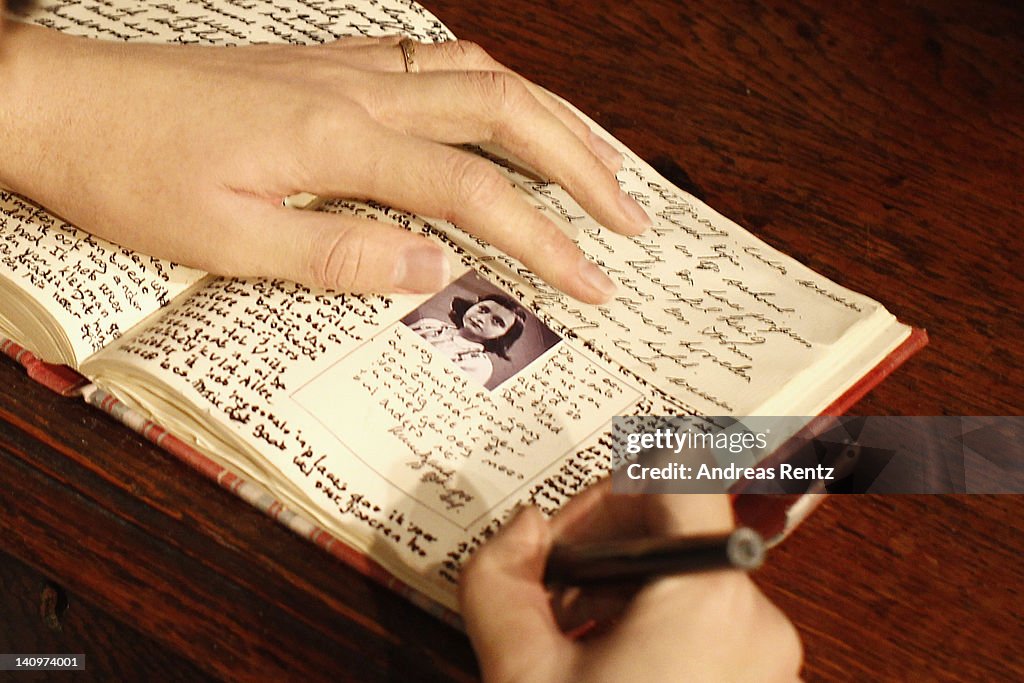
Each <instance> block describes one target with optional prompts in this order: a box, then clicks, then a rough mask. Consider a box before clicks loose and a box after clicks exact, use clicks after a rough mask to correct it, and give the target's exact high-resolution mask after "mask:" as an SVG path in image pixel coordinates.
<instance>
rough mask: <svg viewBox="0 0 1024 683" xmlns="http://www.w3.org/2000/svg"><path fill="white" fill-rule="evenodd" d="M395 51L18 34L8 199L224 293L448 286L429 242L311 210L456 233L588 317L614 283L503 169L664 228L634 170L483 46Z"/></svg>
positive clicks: (8, 117)
mask: <svg viewBox="0 0 1024 683" xmlns="http://www.w3.org/2000/svg"><path fill="white" fill-rule="evenodd" d="M398 41H399V38H398V37H391V38H383V39H367V38H355V39H346V40H341V41H338V42H335V43H332V44H329V45H324V46H311V47H293V46H279V45H273V46H271V45H262V46H251V47H241V48H214V47H181V46H169V45H145V44H122V43H112V42H103V41H97V40H88V39H82V38H73V37H69V36H65V35H61V34H58V33H55V32H53V31H49V30H45V29H41V28H38V27H31V26H26V25H21V24H16V23H8V24H7V25H6V26H5V27H4V31H3V35H2V38H0V86H2V87H3V91H4V93H5V99H4V100H3V101H2V102H0V121H2V125H0V149H3V150H4V158H3V160H2V161H0V184H3V185H5V186H7V187H9V188H11V189H13V190H15V191H17V192H19V193H21V194H24V195H26V196H28V197H31V198H33V199H35V200H36V201H38V202H39V203H41V204H42V205H44V206H46V207H47V208H49V209H50V210H52V211H54V212H55V213H57V214H59V215H61V216H62V217H63V218H65V219H67V220H68V221H69V222H71V223H73V224H75V225H77V226H79V227H81V228H83V229H85V230H88V231H90V232H93V233H95V234H97V235H99V236H101V237H104V238H107V239H110V240H112V241H115V242H117V243H120V244H122V245H125V246H127V247H130V248H132V249H135V250H138V251H142V252H145V253H148V254H152V255H156V256H161V257H164V258H168V259H172V260H174V261H178V262H180V263H184V264H187V265H191V266H195V267H198V268H202V269H204V270H208V271H211V272H215V273H219V274H227V275H242V276H248V275H260V276H271V277H284V278H288V279H292V280H296V281H299V282H302V283H305V284H310V285H315V286H322V287H327V288H331V289H335V290H342V291H357V292H389V291H406V292H426V291H433V290H436V289H439V288H441V287H442V286H443V285H445V284H446V283H447V280H448V277H449V273H448V269H447V265H446V262H445V260H444V257H443V255H442V252H441V250H440V248H439V247H437V246H436V245H434V244H433V243H431V242H430V241H429V240H427V239H426V238H424V237H421V236H416V235H413V234H411V233H409V232H407V231H403V230H400V229H397V228H393V227H387V226H383V225H380V224H379V223H377V222H373V221H368V220H363V219H360V218H356V217H352V216H340V215H333V214H327V213H316V212H301V211H295V210H291V209H286V208H284V207H282V205H281V202H282V200H283V198H284V197H287V196H290V195H292V194H296V193H298V192H312V193H314V194H318V195H322V196H328V197H347V198H359V199H362V198H369V199H374V200H377V201H380V202H383V203H386V204H390V205H392V206H395V207H398V208H400V209H405V210H408V211H412V212H416V213H420V214H423V215H427V216H434V217H440V218H444V219H447V220H450V221H452V222H454V223H456V224H458V225H460V226H461V227H463V228H465V229H467V230H468V231H470V232H472V233H474V234H475V235H477V236H479V237H481V238H484V239H486V240H488V241H490V242H491V243H493V244H494V245H495V246H497V247H499V248H500V249H502V250H504V251H505V252H506V253H508V254H509V255H511V256H514V257H515V258H517V259H519V260H520V261H522V262H523V263H524V264H525V265H526V266H528V267H530V268H531V269H533V270H534V271H535V272H536V273H537V274H538V275H540V276H541V277H542V278H544V279H545V280H546V281H547V282H549V283H551V284H552V285H554V286H555V287H557V288H559V289H561V290H562V291H564V292H566V293H568V294H570V295H572V296H574V297H576V298H578V299H581V300H583V301H588V302H603V301H606V300H608V299H609V298H610V297H611V295H612V293H613V291H614V287H613V285H612V283H611V281H610V280H609V279H608V278H607V277H606V276H605V275H604V274H603V273H602V272H601V271H600V270H599V269H598V268H597V267H596V266H595V265H593V264H592V263H591V262H590V261H588V260H587V259H586V258H585V257H584V255H583V254H582V253H581V252H580V251H579V249H578V248H577V247H576V246H575V244H574V243H573V242H572V241H571V240H570V239H568V238H567V237H566V236H565V235H564V234H563V233H562V232H561V231H560V230H558V229H557V228H556V227H555V225H554V224H553V223H551V221H549V220H548V219H547V218H545V217H544V216H542V215H541V214H540V213H539V212H537V211H536V210H535V209H533V208H531V207H530V206H529V205H528V204H527V203H526V202H525V201H523V200H522V199H521V198H520V197H519V196H517V193H516V192H515V191H514V190H513V188H512V187H511V186H510V185H509V183H508V182H507V181H506V180H505V179H504V178H503V176H501V175H500V174H499V173H498V172H497V171H496V170H495V169H494V167H493V166H492V165H491V164H490V163H489V162H487V161H484V160H482V159H480V158H478V157H476V156H474V155H472V154H469V153H467V152H465V151H462V150H460V149H456V148H454V147H451V146H449V145H450V144H457V143H470V142H474V143H475V142H490V143H496V144H498V145H500V146H501V147H503V148H504V149H506V150H507V151H509V152H511V153H512V154H514V155H515V156H516V157H518V158H520V159H521V160H523V161H524V162H526V163H527V164H529V165H530V166H532V167H533V168H535V169H536V170H537V171H538V172H540V173H541V174H543V175H545V176H547V177H550V178H551V179H553V180H555V181H557V182H559V183H560V184H561V185H562V186H564V187H565V188H566V189H567V190H568V191H569V192H570V193H571V194H572V195H573V196H574V197H575V198H576V199H577V200H578V201H579V203H580V205H581V206H583V207H584V208H585V209H586V210H587V211H588V212H590V213H591V215H593V216H594V218H595V219H597V220H598V221H600V222H601V223H602V224H604V225H606V226H608V227H609V228H611V229H612V230H615V231H617V232H620V233H623V234H630V235H631V234H637V233H639V232H641V231H642V230H643V229H644V228H645V227H646V226H647V225H648V224H649V219H648V218H647V217H646V215H645V214H644V212H643V211H642V209H641V208H640V207H639V206H638V205H637V204H636V203H635V202H633V200H632V199H630V198H629V197H628V196H627V195H625V194H623V193H622V192H621V191H620V189H619V186H618V183H617V182H616V180H615V177H614V175H613V173H614V171H615V170H616V169H617V168H618V165H619V163H620V162H621V157H620V156H619V154H618V153H617V152H615V151H614V150H613V149H612V148H611V147H610V146H608V145H607V143H604V142H603V141H601V140H599V139H598V138H596V137H595V136H593V135H592V134H591V133H590V131H589V129H588V128H587V127H586V126H585V125H584V124H583V123H582V122H581V121H580V120H579V119H578V118H576V117H575V116H574V115H572V114H571V113H570V112H569V111H568V110H567V109H565V108H564V107H563V106H561V105H560V104H558V103H556V102H555V101H554V100H553V99H552V98H550V97H549V96H547V95H546V94H545V93H543V92H542V91H541V90H540V89H538V88H536V87H535V86H532V85H531V84H529V83H528V82H527V81H525V80H524V79H523V78H521V77H519V76H517V75H515V74H513V73H511V72H509V71H508V70H507V69H505V68H504V67H502V66H501V65H500V64H498V63H497V62H495V61H493V60H492V59H491V58H490V57H488V56H487V55H486V54H485V53H484V52H483V51H482V50H480V49H479V48H477V47H476V46H474V45H472V44H468V43H462V42H453V43H444V44H437V45H417V47H416V63H417V65H418V67H419V69H420V71H419V73H406V72H405V61H404V59H403V55H402V50H401V49H400V47H399V45H398Z"/></svg>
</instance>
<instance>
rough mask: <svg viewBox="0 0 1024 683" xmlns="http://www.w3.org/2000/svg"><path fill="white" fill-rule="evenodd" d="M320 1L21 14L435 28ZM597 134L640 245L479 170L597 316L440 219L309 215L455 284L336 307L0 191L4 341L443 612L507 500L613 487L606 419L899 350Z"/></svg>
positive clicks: (851, 377) (363, 7) (73, 22)
mask: <svg viewBox="0 0 1024 683" xmlns="http://www.w3.org/2000/svg"><path fill="white" fill-rule="evenodd" d="M326 5H327V4H326V3H321V2H308V3H307V2H302V1H300V0H247V2H245V3H237V2H229V1H227V0H225V1H224V2H223V3H217V2H212V3H211V2H208V1H205V0H203V1H196V0H183V1H182V2H179V3H174V4H173V5H172V4H170V3H165V2H150V3H145V2H139V1H138V0H130V1H127V0H125V1H119V0H113V1H112V2H107V3H103V4H102V6H100V5H98V4H89V3H79V2H70V1H69V2H64V3H60V2H57V3H51V4H49V5H48V6H47V8H46V9H41V10H38V11H37V12H36V14H34V15H33V16H32V20H33V21H36V22H38V23H40V24H45V25H48V26H51V27H54V28H58V29H60V30H66V31H69V32H73V33H78V34H88V35H95V36H97V37H101V38H104V37H106V38H120V39H129V40H149V41H173V42H185V43H188V42H200V43H215V44H237V43H242V42H259V41H274V42H279V41H281V40H287V41H294V42H314V41H321V40H329V39H333V38H335V37H337V36H340V35H344V34H350V33H362V34H367V35H380V34H388V33H395V32H398V31H400V32H403V33H405V34H407V35H410V36H413V37H415V38H418V39H421V40H440V39H448V38H450V37H451V36H450V34H449V33H448V32H447V30H446V29H445V28H444V27H443V25H442V24H440V23H439V22H438V21H437V20H436V19H435V18H433V17H432V16H431V15H430V14H428V13H427V12H426V11H425V10H423V9H422V8H421V7H419V6H418V5H415V4H414V3H410V2H402V1H399V0H390V1H389V2H385V3H379V2H370V1H369V0H363V1H362V2H354V3H344V4H342V3H338V4H337V6H326ZM129 7H130V8H131V9H132V11H131V12H130V13H129V12H128V11H127V9H128V8H129ZM256 17H258V18H259V19H260V20H259V21H252V18H256ZM595 129H596V130H597V131H598V133H599V134H602V135H604V137H605V138H606V139H608V136H607V134H604V133H603V132H602V131H600V129H597V128H596V126H595ZM609 142H610V143H611V144H613V145H614V146H616V147H617V148H618V149H619V150H620V151H622V152H623V153H625V155H626V163H625V166H624V168H623V169H622V171H621V172H620V173H619V175H618V177H619V180H620V182H621V183H622V184H623V186H624V188H625V189H626V190H627V191H628V192H630V193H631V194H632V195H633V196H634V197H635V198H636V199H637V200H638V201H639V202H640V203H641V204H643V205H644V206H645V207H646V208H647V210H648V212H649V214H650V215H651V216H652V217H653V219H654V227H653V229H652V230H650V231H649V232H648V233H647V234H645V235H642V236H639V237H634V238H627V237H623V236H620V235H616V234H613V233H611V232H609V231H607V230H604V229H602V228H600V227H599V226H598V225H597V224H596V223H595V222H594V221H593V220H592V219H591V218H589V217H588V216H587V215H586V214H585V213H584V212H583V211H582V210H581V209H580V208H579V207H578V206H577V205H576V204H575V202H574V201H573V200H572V199H571V198H570V197H569V196H568V195H567V194H566V193H565V192H563V191H562V190H561V189H560V188H559V187H557V186H555V185H553V184H549V183H545V182H539V181H537V180H536V179H533V178H530V177H527V176H524V175H521V174H520V173H519V172H517V170H516V169H515V167H514V166H513V165H512V164H505V163H503V162H502V160H500V159H496V163H497V164H498V165H499V166H500V167H501V169H502V171H503V172H504V173H505V174H506V175H507V177H508V179H509V182H510V183H514V184H515V185H516V186H517V187H518V188H520V189H521V191H522V192H523V194H524V196H526V197H528V198H529V200H530V201H532V202H533V203H534V204H535V205H536V207H537V208H538V210H541V211H545V212H548V213H550V214H551V215H552V216H553V217H555V218H556V220H557V221H559V222H561V223H564V224H565V225H566V226H567V227H566V229H567V230H570V231H571V233H572V236H573V237H574V238H575V239H576V240H577V241H578V243H579V245H580V247H581V248H582V249H583V251H584V252H586V253H587V254H588V255H589V256H590V257H591V258H593V259H594V260H595V261H596V262H597V263H598V264H599V265H601V266H602V267H603V268H604V269H605V270H606V272H608V273H609V274H610V275H611V276H612V278H613V279H614V280H615V281H616V282H617V284H618V286H619V294H618V296H617V298H616V299H615V300H614V301H613V302H611V303H610V304H608V305H603V306H591V305H584V304H580V303H578V302H576V301H574V300H572V299H569V298H568V297H566V296H564V295H562V294H560V293H558V292H556V291H554V290H553V289H551V288H550V287H548V286H546V285H545V284H544V283H542V282H540V281H539V280H538V279H537V278H536V277H535V276H533V275H532V274H531V273H530V272H528V271H526V270H525V269H524V268H523V267H522V266H521V265H520V264H519V263H518V262H516V261H514V260H512V259H510V258H509V257H507V256H505V255H503V254H502V253H500V252H498V251H496V250H494V249H493V248H491V247H490V246H489V245H487V244H485V243H483V242H481V241H479V240H477V239H475V238H473V237H471V236H468V235H467V234H466V233H464V232H462V231H460V230H459V229H458V228H456V227H454V226H452V225H449V224H447V223H444V222H442V221H437V220H430V219H424V218H421V217H417V216H413V215H408V214H404V213H400V212H396V211H394V210H392V209H389V208H387V207H382V206H377V205H373V204H364V203H358V202H354V201H336V202H333V203H330V204H328V205H327V206H326V207H325V208H324V210H328V211H338V212H353V213H357V214H360V215H364V216H368V217H371V218H376V219H378V220H381V221H390V222H393V223H397V224H399V225H401V226H404V227H406V228H408V229H409V230H412V231H415V232H420V233H424V234H427V235H429V236H430V237H431V238H432V239H434V240H436V241H437V242H439V243H441V244H442V245H444V247H445V248H446V249H447V250H448V253H449V255H450V259H451V262H452V265H453V272H454V273H455V280H454V281H453V283H452V284H451V286H450V287H449V288H447V289H445V290H444V291H442V292H441V293H439V294H437V295H432V296H413V295H400V296H390V297H385V296H347V295H341V294H334V293H328V292H323V291H314V290H310V289H308V288H305V287H301V286H298V285H295V284H292V283H289V282H284V281H268V280H230V279H221V278H214V277H210V276H207V275H206V274H205V273H201V272H197V271H195V270H191V269H188V268H184V267H181V266H179V265H175V264H172V263H168V262H165V261H161V260H158V259H153V258H149V257H146V256H142V255H140V254H136V253H133V252H131V251H128V250H126V249H122V248H119V247H117V246H115V245H113V244H109V243H106V242H104V241H102V240H99V239H96V238H93V237H91V236H89V235H87V234H85V233H83V232H81V231H79V230H77V229H75V228H74V227H72V226H70V225H67V224H64V223H63V222H61V221H60V220H59V219H56V218H54V217H53V216H51V215H49V214H48V213H47V212H46V211H44V210H42V209H40V208H38V207H36V206H34V205H33V204H31V203H30V202H28V201H26V200H24V199H22V198H19V197H17V196H14V195H11V194H7V193H0V292H2V295H0V335H2V336H4V337H7V338H9V339H10V340H13V341H14V342H16V343H17V344H19V345H21V346H22V347H25V348H27V349H29V350H30V351H32V352H33V353H34V354H35V355H36V356H38V357H40V358H41V359H43V360H44V361H46V362H48V363H56V364H64V365H67V366H70V367H71V368H74V369H76V370H77V371H78V372H80V373H81V374H82V375H84V376H85V377H87V378H89V380H90V381H91V382H92V383H93V384H92V385H91V386H89V387H87V388H86V389H85V394H86V396H87V397H88V398H90V400H92V401H93V402H94V403H95V402H99V403H103V401H105V400H108V399H107V398H106V397H108V396H113V397H116V398H117V399H119V401H120V402H121V403H122V404H124V405H126V406H128V407H129V408H130V409H131V410H132V411H135V412H133V413H131V415H136V414H139V415H144V416H146V417H147V418H150V419H152V420H153V421H154V422H156V423H158V424H160V425H162V426H163V427H164V428H166V430H167V431H169V432H170V433H171V434H173V435H175V436H176V438H177V439H180V441H181V442H184V443H185V444H187V445H189V446H192V447H194V448H195V449H196V450H197V451H198V452H200V453H202V454H203V455H204V456H205V457H206V458H208V459H209V460H210V461H212V462H213V463H216V464H217V465H218V466H219V467H222V468H224V471H229V472H231V473H233V475H232V476H238V477H241V478H243V479H245V480H246V481H249V482H253V483H254V484H255V485H257V486H258V487H260V488H261V490H265V491H267V492H269V494H270V495H271V496H273V498H274V499H275V500H276V501H280V503H279V504H278V503H275V504H274V505H271V506H270V507H271V508H273V509H272V510H271V513H272V514H275V515H280V514H282V509H286V510H288V511H289V512H288V514H298V515H300V516H301V517H302V518H303V519H308V520H311V521H312V522H313V523H314V524H315V525H317V527H319V528H320V529H323V530H324V531H326V532H327V533H328V534H330V535H331V536H332V537H333V538H334V539H337V540H338V541H340V542H341V543H343V544H345V545H346V546H348V547H349V548H352V549H354V550H355V551H356V552H358V553H360V554H362V555H365V556H368V557H369V558H372V560H373V561H374V562H376V563H378V564H379V565H381V566H382V567H383V568H384V569H385V570H386V571H387V572H389V573H390V574H391V575H393V576H394V577H397V579H399V580H400V581H402V582H404V583H405V584H407V585H409V586H411V587H412V588H413V589H414V590H416V591H417V592H419V593H421V594H423V595H426V596H427V597H429V598H430V599H431V600H433V601H435V602H437V603H439V604H441V605H444V606H446V607H449V608H454V607H455V584H456V579H457V575H458V570H459V567H460V565H461V564H462V563H463V562H464V560H465V559H466V558H467V557H468V556H469V554H470V553H471V552H472V551H473V549H474V548H476V547H477V546H478V545H479V544H480V543H482V542H483V541H484V540H486V538H487V537H488V536H489V535H491V534H492V533H493V532H494V531H495V530H496V529H497V528H498V526H500V523H501V520H502V519H503V517H504V516H505V515H506V513H507V512H508V511H509V510H510V509H512V508H513V507H514V506H515V505H516V504H517V503H519V502H521V501H530V502H532V503H534V504H536V505H539V506H540V507H541V508H542V509H543V510H545V511H547V512H552V511H554V510H556V509H557V508H558V507H559V506H560V505H562V504H563V503H564V502H565V501H567V500H568V499H569V498H570V497H571V496H572V495H573V494H575V493H576V492H578V491H579V490H581V489H582V488H583V487H585V486H587V485H589V484H590V483H592V482H594V481H596V480H597V479H599V478H600V477H602V476H603V475H604V474H605V473H606V472H607V469H608V467H609V463H610V462H611V457H612V449H611V442H610V439H609V432H610V429H611V426H610V425H611V420H612V417H613V416H616V415H665V414H680V413H695V414H706V415H724V414H736V415H750V414H761V415H816V414H818V413H821V412H822V411H824V410H826V409H827V408H828V407H829V406H832V405H833V404H835V403H836V401H837V400H839V399H840V397H842V396H844V395H846V396H848V395H849V392H850V391H851V389H852V388H854V387H857V386H859V385H860V386H862V385H863V384H864V382H863V381H862V380H863V379H864V378H865V377H866V376H870V375H871V374H872V372H873V371H874V370H875V369H876V367H878V366H880V365H881V364H882V363H883V362H884V361H885V360H886V359H887V358H890V357H891V356H892V354H893V353H894V352H895V351H896V350H897V349H899V348H900V347H901V346H902V347H903V348H904V350H906V349H907V348H908V341H907V340H908V338H910V336H911V329H910V328H909V327H907V326H905V325H902V324H900V323H898V322H897V321H896V320H895V318H894V317H893V316H892V315H891V314H889V313H888V312H887V311H886V310H885V309H884V308H883V307H882V306H881V305H880V304H878V303H877V302H875V301H872V300H871V299H869V298H867V297H865V296H862V295H860V294H857V293H854V292H851V291H848V290H846V289H843V288H842V287H839V286H837V285H836V284H834V283H832V282H830V281H828V280H826V279H824V278H822V277H821V276H818V275H816V274H815V273H813V272H811V271H810V270H808V269H807V268H805V267H804V266H802V265H801V264H799V263H797V262H795V261H794V260H792V259H790V258H789V257H787V256H785V255H784V254H781V253H779V252H777V251H775V250H774V249H772V248H770V247H769V246H767V245H766V244H764V243H763V242H761V241H759V240H758V239H757V238H755V237H753V236H752V235H750V234H749V233H747V232H746V231H744V230H743V229H742V228H740V227H739V226H737V225H735V224H734V223H732V222H730V221H729V220H727V219H725V218H723V217H722V216H720V215H718V214H716V213H715V212H714V211H712V210H710V209H709V208H708V207H706V206H704V205H703V204H702V203H701V202H699V201H697V200H696V199H694V198H693V197H691V196H689V195H687V194H686V193H684V192H682V191H680V190H679V189H677V188H675V187H673V186H672V185H671V184H670V183H668V182H667V181H666V180H664V179H663V178H661V177H660V176H659V175H658V174H657V173H656V172H654V171H653V170H652V169H651V168H650V167H649V166H648V165H646V164H645V163H644V162H642V161H641V160H639V159H636V158H635V157H634V156H633V155H631V154H630V153H629V150H627V149H625V148H623V147H622V145H621V144H619V143H618V142H617V141H615V140H611V139H609ZM460 302H461V303H460ZM520 307H521V308H520ZM497 309H501V310H497ZM481 310H482V311H483V312H482V313H481ZM502 311H511V312H512V318H514V320H513V319H509V318H508V317H507V316H505V317H504V318H503V317H502V316H503V315H504V314H503V313H502ZM481 316H482V317H481ZM488 316H489V318H490V319H491V321H492V322H493V324H502V325H504V326H510V325H516V324H518V325H519V326H520V328H521V329H520V331H519V332H518V333H517V335H516V338H515V339H514V340H513V341H512V342H511V343H509V344H508V345H507V346H506V347H504V348H496V347H492V346H489V345H487V344H481V343H477V342H469V343H467V342H466V341H465V338H464V337H463V336H461V335H459V334H458V331H459V330H461V329H462V328H463V327H464V326H468V325H482V324H486V323H487V320H486V319H485V318H487V317H488ZM499 318H501V319H502V322H500V323H499V322H498V320H497V319H499ZM911 345H912V343H911ZM97 396H101V397H103V400H99V401H98V400H97V398H96V397H97ZM138 419H140V418H137V417H135V418H131V420H129V422H131V421H132V420H135V421H137V420H138ZM161 433H163V432H162V431H161ZM282 505H283V508H282ZM275 506H276V507H275Z"/></svg>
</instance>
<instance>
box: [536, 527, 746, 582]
mask: <svg viewBox="0 0 1024 683" xmlns="http://www.w3.org/2000/svg"><path fill="white" fill-rule="evenodd" d="M764 556H765V543H764V539H762V538H761V534H759V533H757V532H756V531H754V530H753V529H750V528H747V527H740V528H739V529H736V530H735V531H733V532H732V533H728V534H718V535H712V536H691V537H683V538H638V539H625V540H617V541H602V542H598V543H582V544H566V545H556V546H555V547H554V548H553V549H552V551H551V554H550V555H549V556H548V562H547V567H546V568H545V571H544V582H545V583H547V584H549V585H562V586H580V585H586V584H595V583H613V582H637V581H643V580H646V579H651V578H655V577H658V576H664V575H667V574H692V573H697V572H709V571H716V570H720V569H742V570H744V571H750V570H753V569H757V568H758V567H760V566H761V564H762V563H763V562H764Z"/></svg>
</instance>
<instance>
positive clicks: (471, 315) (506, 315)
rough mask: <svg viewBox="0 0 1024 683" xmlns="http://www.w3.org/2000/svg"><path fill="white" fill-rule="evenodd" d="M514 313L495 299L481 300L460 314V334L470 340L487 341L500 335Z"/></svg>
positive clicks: (512, 320)
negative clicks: (462, 314) (463, 313)
mask: <svg viewBox="0 0 1024 683" xmlns="http://www.w3.org/2000/svg"><path fill="white" fill-rule="evenodd" d="M515 321H516V314H515V313H514V312H512V311H510V310H509V309H507V308H505V307H504V306H502V305H501V304H499V303H497V302H495V301H481V302H479V303H475V304H473V305H472V306H470V307H469V309H468V310H467V311H466V314H465V315H464V316H462V334H463V336H464V337H466V338H467V339H470V340H471V341H478V342H481V341H487V340H489V339H497V338H498V337H502V336H504V335H505V333H506V332H508V331H509V328H511V327H512V323H514V322H515Z"/></svg>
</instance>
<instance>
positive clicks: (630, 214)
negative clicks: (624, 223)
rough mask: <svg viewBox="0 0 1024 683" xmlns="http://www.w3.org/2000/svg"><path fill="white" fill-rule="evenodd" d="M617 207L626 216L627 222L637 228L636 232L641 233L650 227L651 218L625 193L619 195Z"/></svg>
mask: <svg viewBox="0 0 1024 683" xmlns="http://www.w3.org/2000/svg"><path fill="white" fill-rule="evenodd" d="M619 206H621V207H622V212H623V213H624V214H626V217H627V218H628V219H629V222H630V223H632V224H633V225H634V226H635V227H636V228H637V230H638V232H643V231H644V230H646V229H647V228H649V227H651V217H650V216H648V215H647V212H646V211H644V207H642V206H640V205H639V204H637V202H636V200H635V199H633V198H632V197H630V196H629V195H628V194H626V193H625V192H622V193H620V194H619Z"/></svg>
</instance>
